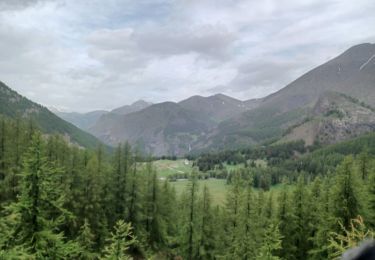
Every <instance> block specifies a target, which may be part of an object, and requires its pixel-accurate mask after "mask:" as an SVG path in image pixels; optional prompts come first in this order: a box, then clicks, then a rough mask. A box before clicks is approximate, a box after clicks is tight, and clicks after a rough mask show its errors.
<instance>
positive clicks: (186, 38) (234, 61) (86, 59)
mask: <svg viewBox="0 0 375 260" xmlns="http://www.w3.org/2000/svg"><path fill="white" fill-rule="evenodd" d="M374 13H375V1H374V0H355V1H353V0H303V1H301V0H263V1H258V0H257V1H254V0H247V1H246V0H105V1H103V0H0V81H3V82H4V83H6V84H7V85H8V86H9V87H11V88H13V89H14V90H16V91H18V92H19V93H20V94H22V95H24V96H26V97H28V98H29V99H31V100H33V101H35V102H38V103H40V104H42V105H45V106H47V107H54V108H58V109H60V110H63V111H78V112H87V111H92V110H98V109H106V110H110V109H113V108H116V107H119V106H122V105H125V104H130V103H132V102H134V101H136V100H139V99H144V100H147V101H151V102H154V103H156V102H163V101H179V100H183V99H185V98H188V97H189V96H192V95H203V96H208V95H212V94H216V93H224V94H227V95H230V96H232V97H235V98H238V99H241V100H247V99H251V98H260V97H264V96H266V95H268V94H270V93H273V92H275V91H277V90H279V89H281V88H283V87H285V86H286V85H287V84H288V83H290V82H291V81H293V80H294V79H296V78H297V77H299V76H301V75H302V74H303V73H305V72H307V71H309V70H310V69H312V68H314V67H316V66H318V65H320V64H322V63H324V62H326V61H327V60H329V59H331V58H334V57H335V56H337V55H339V54H340V53H341V52H343V51H345V50H346V49H348V48H349V47H351V46H353V45H356V44H360V43H364V42H370V43H374V42H375V15H374Z"/></svg>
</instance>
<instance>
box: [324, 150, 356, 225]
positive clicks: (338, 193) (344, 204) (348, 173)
mask: <svg viewBox="0 0 375 260" xmlns="http://www.w3.org/2000/svg"><path fill="white" fill-rule="evenodd" d="M353 164H354V163H353V158H352V157H346V158H345V159H344V161H343V162H342V163H341V164H340V165H339V166H338V168H337V170H336V178H335V186H334V187H333V190H332V194H331V197H332V213H333V216H334V217H335V218H336V221H337V225H336V226H337V229H338V231H339V225H338V221H340V222H341V223H342V225H343V226H344V228H346V229H347V228H349V226H350V221H351V220H352V219H354V218H356V217H357V216H358V214H359V199H358V193H357V190H356V185H357V184H356V183H357V182H356V179H355V178H356V176H355V174H354V168H353Z"/></svg>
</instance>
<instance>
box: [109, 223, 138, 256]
mask: <svg viewBox="0 0 375 260" xmlns="http://www.w3.org/2000/svg"><path fill="white" fill-rule="evenodd" d="M135 242H136V239H135V237H134V236H133V234H132V227H131V224H129V223H125V222H124V221H123V220H119V221H117V223H116V226H115V227H114V232H111V237H110V238H109V239H108V243H109V245H108V246H107V247H106V248H105V250H104V256H103V257H102V259H108V260H130V259H132V258H131V257H130V256H129V254H128V250H129V248H130V246H132V245H133V244H134V243H135Z"/></svg>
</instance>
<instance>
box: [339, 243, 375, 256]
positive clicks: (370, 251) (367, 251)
mask: <svg viewBox="0 0 375 260" xmlns="http://www.w3.org/2000/svg"><path fill="white" fill-rule="evenodd" d="M341 259H342V260H375V241H374V240H371V241H367V242H364V243H362V244H361V245H360V246H359V247H356V248H353V249H350V250H349V251H347V252H345V253H344V254H343V256H342V258H341Z"/></svg>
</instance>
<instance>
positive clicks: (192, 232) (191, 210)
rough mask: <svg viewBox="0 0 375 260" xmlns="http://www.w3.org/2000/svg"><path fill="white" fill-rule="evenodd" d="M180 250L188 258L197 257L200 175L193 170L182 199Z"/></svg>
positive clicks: (190, 259) (189, 259)
mask: <svg viewBox="0 0 375 260" xmlns="http://www.w3.org/2000/svg"><path fill="white" fill-rule="evenodd" d="M181 205H182V209H181V220H182V225H183V226H182V228H181V229H180V241H179V242H180V245H181V248H180V251H181V254H182V255H183V256H184V257H185V258H186V259H188V260H192V259H196V255H197V250H198V238H199V237H198V236H199V234H198V223H199V222H198V220H199V219H198V208H197V206H198V176H197V172H196V171H195V170H193V172H192V173H191V175H190V179H189V184H188V186H187V188H186V191H185V193H184V194H183V198H182V200H181Z"/></svg>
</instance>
